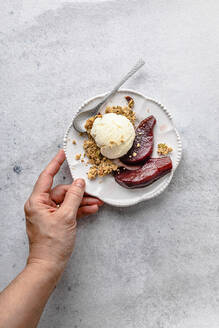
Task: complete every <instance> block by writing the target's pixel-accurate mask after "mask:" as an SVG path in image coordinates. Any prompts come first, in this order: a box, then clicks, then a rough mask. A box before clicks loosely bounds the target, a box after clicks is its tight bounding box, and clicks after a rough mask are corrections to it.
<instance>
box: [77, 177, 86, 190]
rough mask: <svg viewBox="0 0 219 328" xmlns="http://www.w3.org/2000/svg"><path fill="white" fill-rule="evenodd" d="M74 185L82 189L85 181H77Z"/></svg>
mask: <svg viewBox="0 0 219 328" xmlns="http://www.w3.org/2000/svg"><path fill="white" fill-rule="evenodd" d="M74 184H75V185H76V186H78V187H80V188H84V186H85V181H84V179H77V180H75V182H74Z"/></svg>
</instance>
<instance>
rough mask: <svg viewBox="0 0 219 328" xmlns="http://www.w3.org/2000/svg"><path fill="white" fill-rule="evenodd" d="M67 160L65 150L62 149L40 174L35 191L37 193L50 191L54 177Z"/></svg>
mask: <svg viewBox="0 0 219 328" xmlns="http://www.w3.org/2000/svg"><path fill="white" fill-rule="evenodd" d="M64 160H65V152H64V150H63V149H61V150H60V151H59V152H58V154H57V155H56V156H55V157H54V158H53V159H52V160H51V162H50V163H49V164H48V165H47V167H46V168H45V169H44V170H43V172H42V173H41V174H40V176H39V178H38V179H37V182H36V184H35V186H34V191H35V192H37V193H41V192H49V191H50V189H51V187H52V184H53V178H54V176H55V175H56V173H58V171H59V169H60V167H61V165H62V163H63V162H64Z"/></svg>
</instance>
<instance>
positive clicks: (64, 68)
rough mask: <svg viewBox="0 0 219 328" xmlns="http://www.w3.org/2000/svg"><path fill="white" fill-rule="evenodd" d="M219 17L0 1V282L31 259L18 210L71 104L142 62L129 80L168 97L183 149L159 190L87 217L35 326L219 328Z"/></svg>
mask: <svg viewBox="0 0 219 328" xmlns="http://www.w3.org/2000/svg"><path fill="white" fill-rule="evenodd" d="M218 17H219V2H218V1H217V0H208V1H204V0H199V1H196V0H193V1H189V0H188V1H186V0H175V1H171V0H170V1H161V0H155V1H154V0H148V1H143V0H139V1H131V0H129V1H125V0H121V1H120V0H117V1H88V2H87V3H86V2H84V1H67V2H65V1H63V0H62V1H58V0H56V1H55V0H54V1H51V0H50V1H48V0H43V1H37V2H36V1H33V0H31V1H30V0H28V1H27V0H26V1H19V0H6V1H2V2H1V4H0V111H1V115H0V137H1V161H0V169H1V170H0V172H1V173H0V202H1V205H0V206H1V208H0V210H1V220H0V289H2V288H4V287H5V286H6V285H7V284H8V283H9V281H10V280H11V279H12V278H14V277H15V275H16V274H18V273H19V272H20V270H21V269H22V268H23V266H24V264H25V260H26V257H27V253H28V244H27V238H26V235H25V221H24V213H23V204H24V202H25V200H26V199H27V197H28V195H29V194H30V192H31V189H32V185H33V183H34V181H35V179H36V177H37V176H38V174H39V173H40V171H41V170H42V169H43V168H44V166H45V164H46V163H47V162H48V161H49V160H50V158H51V157H52V156H53V155H54V154H55V153H56V151H57V149H58V148H59V147H61V145H62V139H63V135H64V132H65V129H66V127H67V125H68V124H69V122H70V120H71V118H72V115H73V113H74V111H76V109H77V108H78V106H79V105H80V104H81V103H82V102H83V101H84V100H86V98H88V97H91V96H94V95H96V94H98V93H103V92H105V91H107V90H109V89H110V88H111V87H112V86H113V84H114V83H115V81H117V80H118V78H120V76H121V75H122V74H123V73H125V72H126V71H127V70H128V69H129V67H130V66H131V65H132V64H134V63H135V61H136V59H137V58H138V57H139V56H142V57H143V58H144V59H145V60H146V62H147V64H146V65H145V67H144V69H143V70H142V71H141V72H139V74H138V75H136V76H135V77H134V78H133V79H131V80H130V81H129V82H128V83H127V84H126V87H128V88H133V89H136V90H138V91H140V92H142V93H144V94H146V95H147V96H150V97H153V98H155V99H157V100H159V101H160V102H162V103H163V104H165V105H166V107H167V108H168V109H169V110H170V112H172V113H173V116H174V121H175V124H176V126H177V128H178V130H179V132H180V134H181V137H182V142H183V148H184V152H183V160H182V162H181V165H180V167H179V168H178V170H177V172H176V175H175V177H174V179H173V181H172V183H171V185H170V186H169V188H168V190H167V191H166V192H165V193H163V194H162V195H161V196H159V197H158V198H156V199H154V200H151V201H148V202H145V203H142V204H140V205H138V206H134V207H132V208H129V209H116V208H112V207H109V206H105V207H103V208H102V209H101V211H100V213H99V214H98V215H97V216H93V217H90V218H87V219H84V220H83V221H81V222H80V224H79V226H78V234H77V242H76V248H75V251H74V254H73V255H72V258H71V260H70V262H69V265H68V267H67V270H66V271H65V274H64V276H63V278H62V280H61V281H60V283H59V285H58V287H57V288H56V290H55V292H54V293H53V295H52V297H51V299H50V301H49V303H48V305H47V307H46V309H45V312H44V314H43V317H42V319H41V323H40V325H39V327H42V328H58V327H63V328H70V327H71V328H72V327H73V328H102V327H105V328H114V327H115V328H116V327H120V328H132V327H133V328H141V327H142V328H145V327H147V328H161V327H162V328H170V327H171V328H172V327H174V328H175V327H177V328H185V327H186V328H193V327H194V328H197V327H198V328H209V327H211V328H216V327H219V222H218V185H217V184H218V166H219V164H218V163H219V161H218V140H219V135H218V130H219V128H218V121H219V114H218V113H219V93H218V85H219V60H218V53H219V23H218ZM56 181H57V182H59V183H60V182H63V181H64V182H66V183H70V182H71V177H70V174H69V170H68V168H67V166H66V165H64V167H63V169H62V171H61V173H60V174H59V175H58V177H57V179H56Z"/></svg>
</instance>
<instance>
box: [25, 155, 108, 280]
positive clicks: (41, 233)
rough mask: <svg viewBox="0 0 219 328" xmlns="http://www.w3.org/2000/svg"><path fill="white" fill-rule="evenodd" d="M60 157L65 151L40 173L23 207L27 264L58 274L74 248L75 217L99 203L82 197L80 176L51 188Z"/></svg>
mask: <svg viewBox="0 0 219 328" xmlns="http://www.w3.org/2000/svg"><path fill="white" fill-rule="evenodd" d="M64 160H65V153H64V151H63V150H60V151H59V153H58V154H57V155H56V156H55V158H54V159H53V160H52V161H51V162H50V163H49V165H48V166H47V167H46V169H45V170H44V171H43V172H42V173H41V174H40V176H39V178H38V180H37V182H36V184H35V186H34V189H33V192H32V194H31V196H30V198H29V199H28V200H27V202H26V204H25V206H24V209H25V214H26V226H27V234H28V237H29V245H30V253H29V258H28V264H30V263H39V264H40V265H44V266H47V267H49V268H52V269H53V268H54V269H55V270H57V272H58V273H60V274H61V273H62V271H63V270H64V267H65V265H66V263H67V261H68V259H69V257H70V255H71V253H72V250H73V247H74V242H75V234H76V225H77V221H76V219H77V218H80V217H82V216H84V215H88V214H93V213H96V212H97V211H98V209H99V206H101V205H102V204H103V202H102V201H100V200H99V199H97V198H93V197H89V196H84V190H85V181H84V180H83V179H77V180H75V181H74V182H73V183H72V185H58V186H56V187H55V188H53V189H52V184H53V178H54V176H55V175H56V173H57V172H58V171H59V169H60V167H61V165H62V163H63V162H64Z"/></svg>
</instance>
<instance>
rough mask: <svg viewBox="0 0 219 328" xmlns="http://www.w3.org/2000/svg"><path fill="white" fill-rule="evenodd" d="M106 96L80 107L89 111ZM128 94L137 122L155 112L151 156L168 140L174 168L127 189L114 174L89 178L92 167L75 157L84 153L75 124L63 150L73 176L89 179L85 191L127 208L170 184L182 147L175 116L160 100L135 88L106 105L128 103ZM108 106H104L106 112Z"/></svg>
mask: <svg viewBox="0 0 219 328" xmlns="http://www.w3.org/2000/svg"><path fill="white" fill-rule="evenodd" d="M104 96H105V94H104V95H99V96H96V97H94V98H91V99H89V100H88V101H86V102H85V103H84V104H83V105H82V106H81V108H80V109H79V110H87V109H89V108H92V107H94V106H95V105H97V104H98V103H99V102H100V100H101V98H103V97H104ZM125 96H131V97H132V98H133V99H134V102H135V106H134V111H135V112H136V118H137V120H136V125H138V123H139V122H140V121H142V120H143V119H145V118H146V117H147V116H149V115H154V117H155V118H156V120H157V123H156V125H155V127H154V151H153V154H152V157H158V155H157V145H158V144H159V143H166V144H167V145H168V146H170V147H172V148H173V152H172V153H171V159H172V162H173V169H172V171H171V172H170V173H169V174H167V175H165V176H164V177H162V178H160V179H159V180H157V181H155V182H154V183H153V184H151V185H149V186H147V187H144V188H140V189H126V188H124V187H121V186H120V185H119V184H117V183H116V182H115V180H114V178H113V177H112V176H111V175H108V176H106V177H103V178H97V179H96V180H92V181H90V180H88V178H87V174H86V173H87V171H88V168H89V166H85V163H81V162H80V161H77V160H75V154H77V153H83V140H84V137H81V136H79V134H78V132H76V131H75V129H74V128H73V126H72V124H71V125H70V126H69V128H68V129H67V132H66V134H65V137H64V151H65V153H66V158H67V162H68V165H69V168H70V171H71V175H72V177H73V179H75V178H79V177H80V178H84V179H85V180H86V192H87V193H89V194H90V195H93V196H96V197H98V198H100V199H102V200H103V201H104V202H105V203H107V204H110V205H113V206H120V207H127V206H131V205H134V204H137V203H139V202H141V201H144V200H147V199H151V198H153V197H155V196H157V195H159V194H160V193H162V192H163V191H164V189H165V188H166V187H167V186H168V184H169V183H170V181H171V179H172V177H173V174H174V171H175V170H176V168H177V166H178V164H179V162H180V159H181V154H182V146H181V141H180V137H179V134H178V132H177V131H176V129H175V128H174V125H173V122H172V116H171V114H170V113H169V112H168V111H167V109H166V108H165V107H164V106H163V105H161V104H160V103H159V102H157V101H155V100H153V99H150V98H147V97H145V96H143V95H142V94H140V93H138V92H136V91H133V90H120V91H118V92H117V93H116V95H115V96H114V97H113V98H112V99H111V100H110V101H109V102H108V103H107V104H106V106H107V105H110V106H112V105H115V106H116V105H121V106H124V105H127V101H126V99H125ZM104 110H105V107H104V108H103V111H104ZM73 139H74V140H76V142H77V144H76V145H73V144H72V140H73Z"/></svg>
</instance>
